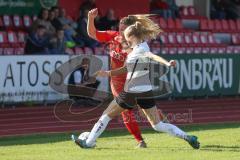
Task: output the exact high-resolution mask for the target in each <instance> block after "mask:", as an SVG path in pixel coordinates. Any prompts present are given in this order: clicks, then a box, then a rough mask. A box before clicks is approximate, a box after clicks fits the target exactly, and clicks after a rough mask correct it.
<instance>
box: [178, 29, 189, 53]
mask: <svg viewBox="0 0 240 160" xmlns="http://www.w3.org/2000/svg"><path fill="white" fill-rule="evenodd" d="M176 39H177V43H178V54H184V53H185V51H186V47H187V45H186V43H185V39H184V33H177V35H176Z"/></svg>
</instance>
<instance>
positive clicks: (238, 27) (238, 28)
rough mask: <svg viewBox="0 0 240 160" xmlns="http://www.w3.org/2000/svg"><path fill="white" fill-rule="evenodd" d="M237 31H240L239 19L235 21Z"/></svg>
mask: <svg viewBox="0 0 240 160" xmlns="http://www.w3.org/2000/svg"><path fill="white" fill-rule="evenodd" d="M236 25H237V30H238V31H240V19H238V20H236Z"/></svg>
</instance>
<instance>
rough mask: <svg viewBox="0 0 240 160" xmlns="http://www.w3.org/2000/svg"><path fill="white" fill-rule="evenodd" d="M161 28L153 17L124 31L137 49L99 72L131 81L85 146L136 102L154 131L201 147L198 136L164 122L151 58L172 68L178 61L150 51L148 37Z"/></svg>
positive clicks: (103, 116) (83, 141) (82, 142)
mask: <svg viewBox="0 0 240 160" xmlns="http://www.w3.org/2000/svg"><path fill="white" fill-rule="evenodd" d="M160 31H161V30H160V28H159V26H158V25H157V24H155V23H154V22H153V21H152V20H150V19H149V18H147V17H146V18H145V22H136V23H135V24H134V25H131V26H129V27H128V28H127V29H126V30H125V31H124V36H125V39H126V41H127V42H128V44H129V46H130V47H131V48H132V49H133V50H132V52H131V53H129V55H128V57H127V60H126V63H125V65H124V66H123V67H121V68H119V69H115V70H110V71H99V72H98V73H97V74H98V75H99V76H116V75H119V74H123V73H126V72H127V80H126V82H125V85H124V91H122V93H120V94H119V96H118V97H116V98H115V100H114V101H113V102H112V103H110V105H109V106H108V108H107V109H106V110H105V111H104V113H103V115H102V116H101V117H100V119H99V121H98V122H97V123H96V124H95V125H94V127H93V128H92V130H91V133H90V135H89V137H88V139H87V140H80V139H78V140H76V141H75V142H76V144H78V145H79V146H80V147H82V148H92V147H94V146H93V144H95V141H96V139H97V138H98V137H99V136H100V135H101V133H102V132H103V131H104V130H105V128H106V127H107V125H108V123H109V121H110V120H111V119H113V118H114V117H115V116H117V115H119V114H120V113H121V112H123V111H124V110H126V109H132V108H134V107H135V106H136V105H138V106H140V107H141V108H142V110H143V112H144V114H145V116H146V117H147V119H148V121H149V122H150V124H151V126H152V127H153V129H154V130H156V131H158V132H166V133H168V134H169V135H172V136H175V137H178V138H181V139H183V140H185V141H187V142H188V143H189V144H190V145H191V146H192V147H193V148H194V149H199V148H200V143H199V142H198V140H197V137H196V136H192V135H188V134H187V133H185V132H184V131H182V130H181V129H179V128H178V127H176V126H174V125H172V124H169V123H164V122H161V120H160V116H159V114H158V110H157V107H156V105H155V101H154V97H153V87H152V85H151V82H150V79H149V72H150V71H149V63H150V60H154V61H157V62H159V63H162V64H164V65H166V66H168V67H175V65H176V62H175V61H174V60H171V61H169V62H168V61H166V60H165V59H163V58H161V57H159V56H157V55H154V54H152V53H151V52H150V49H149V47H148V44H147V43H146V41H147V40H151V39H154V38H156V36H157V35H158V34H159V33H160Z"/></svg>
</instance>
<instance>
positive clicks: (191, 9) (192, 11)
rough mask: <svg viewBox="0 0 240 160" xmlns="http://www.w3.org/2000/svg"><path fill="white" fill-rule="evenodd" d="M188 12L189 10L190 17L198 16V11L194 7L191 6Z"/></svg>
mask: <svg viewBox="0 0 240 160" xmlns="http://www.w3.org/2000/svg"><path fill="white" fill-rule="evenodd" d="M187 10H188V13H189V15H190V16H192V17H194V16H196V15H197V13H196V9H195V8H194V7H193V6H189V7H188V8H187Z"/></svg>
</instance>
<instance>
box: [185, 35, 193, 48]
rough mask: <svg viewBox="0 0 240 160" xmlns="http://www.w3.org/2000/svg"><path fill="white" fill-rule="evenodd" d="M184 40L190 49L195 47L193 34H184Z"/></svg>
mask: <svg viewBox="0 0 240 160" xmlns="http://www.w3.org/2000/svg"><path fill="white" fill-rule="evenodd" d="M184 40H185V43H186V45H187V46H188V47H190V46H192V45H193V40H192V34H191V33H185V34H184Z"/></svg>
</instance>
